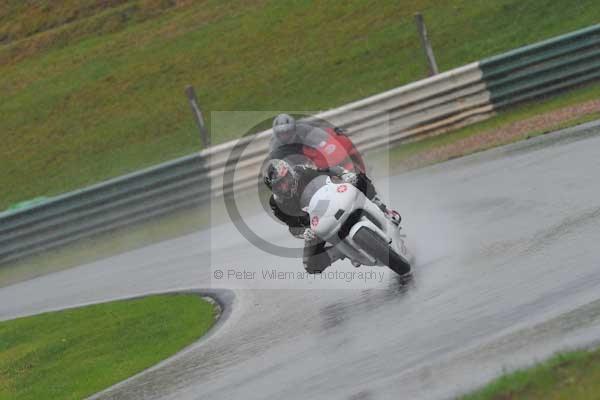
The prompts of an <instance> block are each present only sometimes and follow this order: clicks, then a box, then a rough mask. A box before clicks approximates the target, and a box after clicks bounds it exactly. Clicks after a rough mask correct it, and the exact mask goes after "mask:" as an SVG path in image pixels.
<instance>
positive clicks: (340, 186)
mask: <svg viewBox="0 0 600 400" xmlns="http://www.w3.org/2000/svg"><path fill="white" fill-rule="evenodd" d="M346 190H348V186H346V185H339V186H338V187H337V191H338V192H339V193H344V192H345V191H346Z"/></svg>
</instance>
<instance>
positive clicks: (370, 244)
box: [353, 226, 410, 275]
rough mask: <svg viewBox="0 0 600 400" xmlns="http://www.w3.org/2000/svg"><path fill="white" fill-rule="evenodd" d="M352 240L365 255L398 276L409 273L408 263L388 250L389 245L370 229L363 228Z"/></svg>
mask: <svg viewBox="0 0 600 400" xmlns="http://www.w3.org/2000/svg"><path fill="white" fill-rule="evenodd" d="M353 239H354V241H355V242H356V244H358V245H359V246H360V248H361V249H363V250H364V251H365V252H366V253H367V254H369V255H370V256H371V257H373V258H375V259H376V260H377V261H379V262H380V263H382V264H384V265H387V266H388V267H389V268H390V269H391V270H392V271H394V272H395V273H397V274H398V275H406V274H408V273H409V272H410V264H409V263H408V261H406V260H405V259H404V258H403V257H402V256H401V255H399V254H398V253H396V252H395V251H394V250H393V249H392V248H390V246H389V244H388V243H387V242H386V241H385V240H384V239H383V238H381V236H379V235H378V234H377V233H375V232H373V231H372V230H371V229H369V228H367V227H364V226H363V227H362V228H360V229H359V230H358V232H356V234H355V235H354V237H353Z"/></svg>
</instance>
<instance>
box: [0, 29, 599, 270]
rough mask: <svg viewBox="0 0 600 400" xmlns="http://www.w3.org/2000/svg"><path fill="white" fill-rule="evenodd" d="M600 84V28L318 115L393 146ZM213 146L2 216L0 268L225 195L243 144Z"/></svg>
mask: <svg viewBox="0 0 600 400" xmlns="http://www.w3.org/2000/svg"><path fill="white" fill-rule="evenodd" d="M598 77H600V25H595V26H592V27H589V28H587V29H583V30H580V31H577V32H573V33H570V34H567V35H564V36H560V37H557V38H554V39H550V40H547V41H544V42H540V43H537V44H534V45H531V46H526V47H523V48H520V49H517V50H514V51H511V52H508V53H505V54H501V55H499V56H496V57H492V58H489V59H486V60H483V61H481V62H476V63H472V64H469V65H466V66H463V67H460V68H457V69H454V70H451V71H448V72H444V73H441V74H438V75H435V76H433V77H431V78H428V79H424V80H421V81H417V82H414V83H411V84H409V85H405V86H402V87H399V88H396V89H393V90H390V91H387V92H384V93H381V94H378V95H375V96H372V97H369V98H366V99H363V100H359V101H356V102H353V103H350V104H347V105H344V106H342V107H339V108H336V109H333V110H330V111H326V112H323V113H320V114H319V115H317V116H316V117H318V118H321V119H325V120H327V121H330V122H332V123H334V124H336V125H338V126H341V127H344V128H346V129H347V130H348V131H349V133H350V134H351V136H352V139H353V141H354V142H355V143H356V144H357V146H358V147H359V149H361V150H368V149H373V148H379V147H385V146H388V145H390V144H393V143H398V142H402V141H404V140H409V139H414V138H416V137H418V136H420V135H423V134H428V133H431V132H435V131H440V130H444V129H448V128H451V127H456V126H461V125H465V124H468V123H471V122H474V121H477V120H481V119H483V118H486V117H489V116H490V115H492V114H493V112H494V110H495V109H497V108H499V107H504V106H507V105H510V104H514V103H516V102H519V101H523V100H527V99H531V98H533V97H536V96H540V95H547V94H549V93H551V92H554V91H557V90H560V89H564V88H567V87H572V86H575V85H579V84H581V83H583V82H585V81H589V80H592V79H595V78H598ZM270 136H271V132H270V131H265V132H261V133H258V134H256V135H254V136H253V137H252V138H246V139H242V140H251V141H250V144H249V146H248V147H247V148H246V149H245V151H244V153H243V155H242V156H241V157H240V161H239V163H238V164H237V167H236V170H235V175H234V181H233V184H234V186H235V188H236V189H240V190H241V189H244V188H247V187H250V186H252V185H255V184H256V182H257V178H258V171H259V168H260V165H261V164H262V162H263V159H264V157H265V155H266V150H267V146H268V141H269V139H270ZM238 142H239V141H232V142H228V143H223V144H220V145H216V146H213V147H211V148H209V149H206V150H203V151H202V152H200V153H197V154H193V155H190V156H187V157H183V158H180V159H176V160H173V161H170V162H167V163H164V164H160V165H157V166H155V167H152V168H148V169H145V170H142V171H139V172H136V173H133V174H129V175H125V176H123V177H119V178H116V179H112V180H109V181H107V182H104V183H101V184H98V185H94V186H91V187H88V188H85V189H82V190H78V191H75V192H71V193H67V194H65V195H62V196H59V197H55V198H52V199H51V200H49V201H47V202H44V203H42V204H38V205H36V206H33V207H31V208H28V209H24V210H17V211H9V212H5V213H2V214H0V264H2V263H6V262H8V261H11V260H14V259H17V258H20V257H24V256H27V255H31V254H35V253H38V252H41V251H43V250H46V249H50V248H53V247H56V246H60V245H62V244H65V243H69V242H72V241H75V240H78V239H81V238H84V237H88V236H91V235H94V234H97V233H100V232H104V231H108V230H112V229H114V228H118V227H120V226H125V225H129V224H131V223H135V222H138V221H142V220H145V219H149V218H152V217H155V216H158V215H161V214H166V213H169V212H171V211H174V210H177V209H181V208H184V207H190V206H194V205H199V204H202V203H204V202H206V201H207V199H208V198H210V197H211V196H219V195H222V194H223V190H231V187H226V188H223V176H224V174H225V171H226V168H227V167H226V163H227V159H228V157H229V156H230V153H231V151H232V149H233V148H234V146H235V145H236V143H238Z"/></svg>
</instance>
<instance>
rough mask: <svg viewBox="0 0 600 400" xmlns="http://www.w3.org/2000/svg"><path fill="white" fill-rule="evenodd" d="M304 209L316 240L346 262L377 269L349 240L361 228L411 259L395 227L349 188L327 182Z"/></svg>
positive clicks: (364, 198)
mask: <svg viewBox="0 0 600 400" xmlns="http://www.w3.org/2000/svg"><path fill="white" fill-rule="evenodd" d="M307 208H308V209H307V211H308V213H309V216H310V220H311V228H312V229H313V230H314V231H315V233H316V234H317V236H319V237H320V238H321V239H323V240H326V241H327V242H329V243H331V244H333V245H335V246H336V248H337V249H338V250H339V251H340V252H341V253H343V254H344V255H345V256H346V257H348V258H349V259H350V260H353V261H356V262H358V263H360V264H363V265H380V264H379V263H378V262H377V260H375V259H374V258H372V257H371V256H369V255H368V254H367V253H365V252H363V251H362V250H361V249H360V247H359V246H358V245H357V244H356V243H355V242H354V241H353V239H352V238H353V236H354V234H355V233H356V232H358V230H359V229H360V228H361V227H363V226H366V227H368V228H369V229H371V230H372V231H374V232H376V233H378V234H379V235H380V236H381V237H382V238H384V239H385V240H386V241H387V242H388V243H389V244H390V246H391V247H392V249H393V250H395V252H396V253H398V254H400V255H401V256H403V257H404V258H405V259H407V260H410V259H411V256H410V255H409V254H408V250H407V248H406V246H405V245H404V239H403V235H402V234H401V233H400V230H399V229H398V227H397V226H396V225H395V224H393V223H392V222H391V221H390V220H389V219H388V218H386V216H385V215H384V213H383V212H382V211H381V210H380V209H379V207H377V206H376V205H375V204H374V203H373V202H371V201H370V200H368V199H367V198H366V196H365V195H364V194H363V193H362V192H361V191H359V190H358V189H356V188H355V187H354V186H352V185H350V184H346V183H341V184H337V183H334V182H332V181H331V179H330V178H327V181H326V184H325V185H323V186H322V187H321V188H319V189H318V190H317V191H316V192H315V193H314V194H313V196H312V197H311V199H310V203H309V205H308V207H307ZM359 209H360V210H363V212H362V216H360V218H358V219H357V220H356V222H354V223H353V225H352V227H351V229H350V230H349V233H347V234H346V235H343V234H342V236H343V239H340V235H339V234H338V233H339V231H340V228H342V227H343V225H344V223H345V222H346V221H347V220H348V218H349V217H351V215H352V213H353V212H354V211H357V210H359ZM336 214H337V218H336Z"/></svg>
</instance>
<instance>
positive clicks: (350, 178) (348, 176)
mask: <svg viewBox="0 0 600 400" xmlns="http://www.w3.org/2000/svg"><path fill="white" fill-rule="evenodd" d="M341 178H342V180H343V181H344V182H346V183H348V184H350V185H353V186H356V183H357V182H358V176H356V174H355V173H354V172H346V173H344V174H342V176H341Z"/></svg>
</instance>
